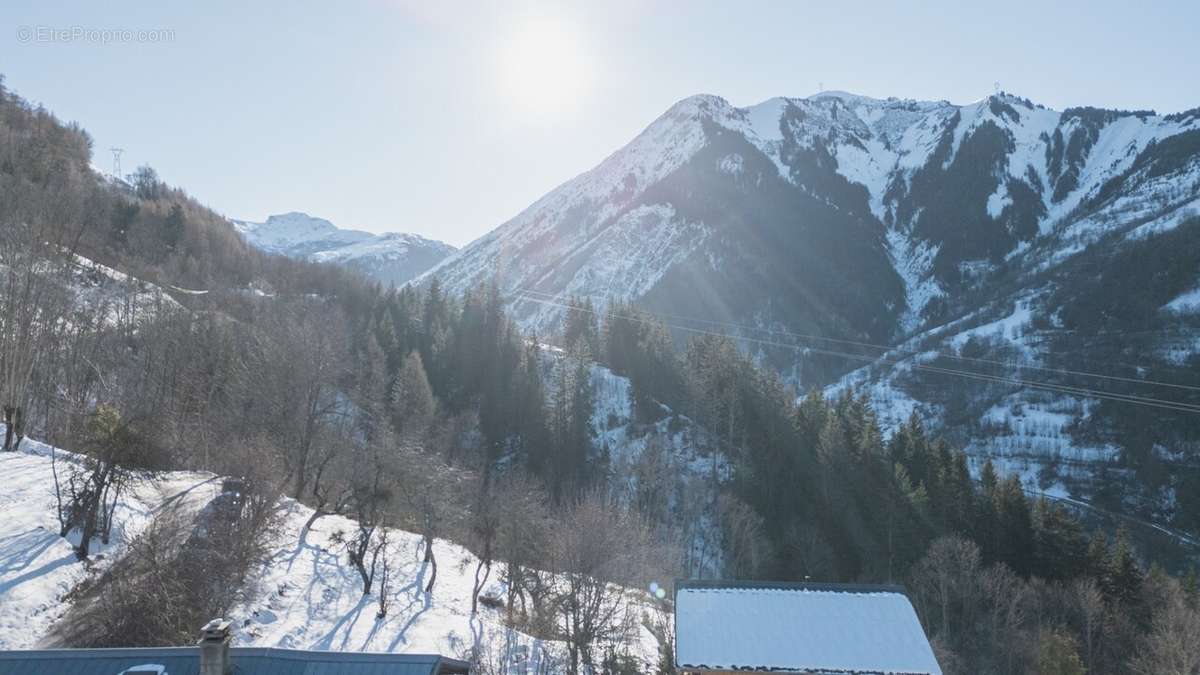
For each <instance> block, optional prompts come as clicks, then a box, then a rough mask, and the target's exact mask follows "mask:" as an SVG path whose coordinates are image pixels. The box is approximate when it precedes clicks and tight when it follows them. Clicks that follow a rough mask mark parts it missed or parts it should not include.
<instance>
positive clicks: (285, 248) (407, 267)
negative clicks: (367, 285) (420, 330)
mask: <svg viewBox="0 0 1200 675" xmlns="http://www.w3.org/2000/svg"><path fill="white" fill-rule="evenodd" d="M231 222H232V223H233V225H234V227H235V228H236V229H237V231H238V232H240V233H241V234H242V236H243V237H245V238H246V241H247V242H249V243H250V244H251V245H253V246H255V247H256V248H259V249H262V250H264V251H267V252H270V253H278V254H281V255H286V256H289V257H293V258H305V259H310V260H314V261H316V262H322V263H336V264H343V265H349V266H352V267H356V268H358V269H360V270H361V271H363V272H365V273H366V274H367V275H369V276H371V277H373V278H375V279H378V280H380V281H382V282H384V283H388V284H403V283H404V282H406V281H408V280H409V279H412V278H413V277H415V276H417V275H419V274H421V273H422V272H424V271H425V270H427V269H429V268H430V267H432V266H434V265H436V264H437V263H438V262H440V261H441V260H442V259H443V258H445V257H446V256H448V255H450V254H451V253H453V252H454V251H455V248H454V247H453V246H451V245H449V244H445V243H442V242H440V241H434V240H432V239H426V238H424V237H422V236H420V235H416V234H402V233H386V234H378V235H377V234H371V233H370V232H362V231H359V230H343V229H340V228H338V227H337V226H335V225H334V224H333V223H331V222H329V221H328V220H325V219H324V218H316V217H313V216H310V215H308V214H306V213H297V212H292V213H284V214H280V215H274V216H270V217H268V218H267V220H266V221H265V222H262V223H254V222H249V221H243V220H233V221H231Z"/></svg>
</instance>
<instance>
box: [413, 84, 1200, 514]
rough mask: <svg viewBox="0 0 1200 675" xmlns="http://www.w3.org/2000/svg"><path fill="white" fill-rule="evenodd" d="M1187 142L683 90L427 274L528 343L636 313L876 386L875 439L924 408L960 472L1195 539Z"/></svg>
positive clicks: (1199, 155)
mask: <svg viewBox="0 0 1200 675" xmlns="http://www.w3.org/2000/svg"><path fill="white" fill-rule="evenodd" d="M1198 139H1200V113H1198V112H1197V111H1195V110H1193V111H1189V112H1186V113H1180V114H1175V115H1158V114H1156V113H1153V112H1149V111H1135V112H1128V111H1115V110H1100V109H1096V108H1070V109H1067V110H1063V111H1055V110H1050V109H1047V108H1045V107H1043V106H1040V105H1036V104H1034V103H1032V102H1030V101H1028V100H1025V99H1021V98H1019V97H1016V96H1012V95H1009V94H997V95H995V96H990V97H988V98H986V99H983V100H981V101H978V102H975V103H971V104H967V105H955V104H951V103H949V102H946V101H913V100H901V99H886V100H880V99H873V98H869V97H864V96H857V95H854V94H848V93H844V92H824V93H822V94H818V95H816V96H812V97H808V98H776V99H771V100H768V101H766V102H764V103H761V104H759V105H756V106H751V107H748V108H738V107H735V106H733V105H731V104H729V103H728V102H727V101H725V100H724V99H722V98H719V97H716V96H695V97H691V98H688V99H685V100H683V101H680V102H679V103H677V104H676V105H674V106H673V107H672V108H671V109H670V110H668V111H667V112H666V113H664V114H663V115H662V116H661V117H660V118H659V119H657V120H655V121H654V122H653V123H652V124H651V125H650V126H649V127H648V128H647V129H646V130H645V131H644V132H642V133H641V134H640V135H639V136H638V137H637V138H635V139H634V140H633V141H632V142H630V143H629V144H628V145H627V146H625V147H624V148H622V149H620V150H618V151H617V152H615V153H614V154H613V155H611V156H610V157H608V158H607V159H605V160H604V161H603V162H602V163H601V164H600V165H598V166H597V167H596V168H594V169H592V170H591V171H589V172H587V173H584V174H582V175H580V176H578V177H577V178H575V179H572V180H571V181H568V182H567V183H565V184H563V185H562V186H560V187H558V188H556V189H555V190H553V191H551V192H550V193H548V194H547V195H546V196H545V197H543V198H541V199H540V200H538V201H537V202H535V203H534V204H533V205H531V206H530V207H529V208H528V209H526V210H525V211H524V212H522V213H521V214H520V215H518V216H517V217H516V218H514V219H513V220H511V221H509V222H507V223H504V224H503V225H501V226H500V227H498V228H497V229H496V230H495V231H493V232H491V233H489V234H488V235H486V236H484V237H483V238H481V239H479V240H478V241H476V242H473V243H472V244H470V245H468V246H467V247H465V248H464V249H463V250H462V251H460V252H459V253H457V254H455V255H454V256H451V257H450V258H448V259H447V260H445V261H444V262H443V263H442V264H440V265H439V266H438V267H436V268H434V269H433V270H431V271H429V272H427V273H426V275H425V276H424V277H423V279H424V281H425V282H427V281H428V280H429V279H432V278H437V279H438V281H439V283H441V284H442V285H443V287H445V288H448V289H451V290H452V291H455V292H462V291H464V290H465V289H467V288H470V287H472V285H474V284H477V283H479V282H480V281H482V280H486V279H490V278H492V277H493V276H496V277H497V278H498V279H499V283H500V285H501V288H502V290H503V291H505V292H506V293H507V294H508V297H509V298H510V304H509V306H510V308H511V310H512V311H513V313H514V315H515V317H516V318H517V319H518V321H519V322H520V323H521V324H522V325H523V326H524V327H526V328H527V329H532V330H536V331H537V332H538V333H540V334H554V333H555V332H556V331H557V330H559V326H560V325H561V322H562V319H563V317H564V316H566V315H567V314H568V313H569V311H568V310H569V305H570V303H571V301H572V299H573V298H583V299H586V300H587V301H588V302H589V303H591V304H592V305H593V306H594V307H596V308H597V310H599V311H603V310H604V308H605V307H606V306H608V305H609V304H610V303H612V302H613V301H634V302H635V303H636V304H637V305H638V306H639V307H641V308H644V309H646V310H647V311H649V312H651V313H652V314H653V315H655V316H656V317H658V318H660V319H661V320H663V321H665V322H666V323H667V324H668V325H669V326H670V328H671V330H672V332H673V333H674V335H675V336H676V338H677V339H678V340H680V341H684V340H687V339H690V338H692V337H695V336H696V335H702V334H704V333H706V332H719V333H727V334H730V335H733V336H734V337H735V338H737V339H738V340H739V341H740V343H741V345H742V347H743V348H744V349H746V350H747V351H749V352H751V353H753V354H756V355H757V356H758V357H760V358H761V359H762V360H763V361H764V363H767V364H770V365H772V366H773V367H774V368H775V369H777V370H778V371H779V372H780V373H781V374H782V375H783V376H784V377H785V378H786V379H787V380H788V381H789V382H790V383H791V384H792V385H793V386H794V387H796V389H797V390H798V391H801V392H803V391H805V390H808V389H811V388H813V387H820V388H826V387H830V388H829V389H828V392H829V393H831V394H834V393H836V392H838V391H840V390H841V389H842V388H844V387H846V386H849V385H852V386H854V387H856V388H858V389H865V390H867V391H869V392H870V395H871V397H872V400H873V402H874V403H875V405H876V407H877V409H878V410H879V413H880V415H881V418H882V419H883V420H884V422H885V424H884V427H885V430H886V431H888V432H890V430H892V429H894V428H895V427H896V426H897V425H898V424H899V423H900V422H902V421H904V420H905V419H907V418H908V416H909V414H910V413H911V412H912V411H917V412H918V414H919V415H920V416H921V417H922V418H923V419H924V420H925V421H926V423H928V424H929V425H931V426H932V427H933V428H934V429H937V430H939V431H940V432H941V433H944V434H945V435H947V436H948V437H949V438H951V439H953V440H954V441H955V442H956V443H960V444H962V445H963V446H965V447H966V448H967V450H968V452H969V453H970V455H971V456H972V458H973V460H972V466H973V467H974V469H975V470H976V471H978V469H979V467H980V466H981V465H982V462H983V461H984V459H986V458H991V459H993V460H995V461H997V462H998V463H999V464H1000V465H1001V466H1003V467H1005V468H1006V469H1007V470H1011V471H1014V472H1018V473H1021V474H1022V475H1024V476H1025V477H1026V478H1027V479H1028V482H1029V485H1030V487H1031V488H1032V489H1043V490H1047V491H1050V492H1052V493H1056V494H1062V495H1064V496H1065V495H1074V496H1076V497H1080V498H1084V499H1089V500H1095V501H1098V502H1102V503H1103V504H1105V505H1106V506H1107V507H1108V508H1112V509H1116V510H1129V511H1131V512H1135V513H1138V514H1141V515H1142V516H1145V517H1148V518H1153V519H1156V520H1158V521H1159V522H1163V523H1173V524H1174V525H1176V526H1178V527H1182V528H1186V529H1190V530H1192V531H1197V529H1200V522H1198V521H1197V520H1196V519H1195V517H1194V516H1192V515H1191V514H1195V513H1200V501H1197V494H1198V493H1200V490H1198V489H1197V486H1200V477H1198V476H1197V469H1196V467H1197V457H1198V455H1197V452H1198V447H1200V446H1198V442H1200V438H1198V437H1197V436H1196V432H1195V431H1194V429H1195V424H1194V417H1195V415H1196V414H1198V413H1200V408H1198V407H1197V404H1200V389H1198V388H1197V387H1196V386H1195V385H1194V384H1193V383H1191V381H1190V379H1189V376H1188V373H1189V372H1190V369H1191V368H1192V367H1193V366H1192V364H1194V363H1195V361H1194V359H1195V358H1196V356H1197V353H1198V351H1200V350H1198V349H1197V345H1198V344H1200V342H1198V340H1200V337H1198V336H1200V316H1198V315H1197V314H1196V313H1195V312H1194V311H1193V310H1194V305H1193V304H1192V303H1191V301H1190V298H1191V297H1192V296H1193V295H1194V293H1195V289H1196V288H1198V287H1200V272H1197V270H1200V246H1198V245H1197V236H1200V234H1198V233H1200V218H1197V214H1198V213H1200V201H1198V200H1200V143H1198ZM1101 271H1102V272H1103V277H1102V278H1097V275H1098V274H1099V273H1100V272H1101ZM914 365H915V366H916V367H914ZM935 369H940V370H935ZM1147 429H1152V431H1148V430H1147Z"/></svg>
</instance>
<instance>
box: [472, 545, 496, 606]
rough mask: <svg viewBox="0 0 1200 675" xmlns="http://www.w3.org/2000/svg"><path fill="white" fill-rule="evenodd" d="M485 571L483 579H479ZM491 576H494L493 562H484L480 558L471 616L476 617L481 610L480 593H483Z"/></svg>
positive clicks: (476, 567) (476, 572)
mask: <svg viewBox="0 0 1200 675" xmlns="http://www.w3.org/2000/svg"><path fill="white" fill-rule="evenodd" d="M484 570H486V572H484V575H483V578H482V579H481V578H480V577H479V573H480V572H481V571H484ZM490 576H492V563H491V561H487V562H484V560H483V559H482V558H480V559H479V564H478V565H476V566H475V588H474V591H473V592H472V593H471V614H472V615H474V614H475V612H476V611H478V609H479V594H480V592H482V591H483V587H484V585H485V584H487V581H488V577H490Z"/></svg>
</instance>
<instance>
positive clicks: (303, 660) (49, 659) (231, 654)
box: [0, 621, 470, 675]
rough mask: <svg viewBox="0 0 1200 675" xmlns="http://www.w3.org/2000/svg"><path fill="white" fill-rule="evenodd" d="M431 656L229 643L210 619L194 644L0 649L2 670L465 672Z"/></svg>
mask: <svg viewBox="0 0 1200 675" xmlns="http://www.w3.org/2000/svg"><path fill="white" fill-rule="evenodd" d="M469 672H470V670H469V668H468V665H467V664H466V663H465V662H463V661H456V660H454V659H447V658H443V657H441V656H435V655H420V654H379V653H364V652H328V651H305V650H299V649H274V648H260V647H230V646H229V622H228V621H212V622H210V623H209V624H208V625H206V626H205V627H204V632H203V634H202V636H201V639H200V642H199V644H198V645H197V646H195V647H163V648H148V649H147V648H131V649H42V650H27V651H0V675H469Z"/></svg>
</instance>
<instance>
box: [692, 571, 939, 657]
mask: <svg viewBox="0 0 1200 675" xmlns="http://www.w3.org/2000/svg"><path fill="white" fill-rule="evenodd" d="M675 668H676V672H678V673H681V674H683V675H693V674H699V673H737V672H742V671H765V672H776V673H810V674H811V673H821V675H866V674H868V673H870V674H871V675H941V672H942V671H941V668H940V667H938V663H937V659H936V658H934V655H933V649H932V648H931V647H930V645H929V640H928V638H926V636H925V631H924V630H923V629H922V628H921V622H920V621H919V620H918V619H917V613H916V611H915V610H914V609H913V606H912V603H911V602H909V600H908V597H907V596H905V594H904V589H903V588H902V587H899V586H875V585H862V584H792V583H748V582H726V581H718V582H713V581H683V582H678V583H677V584H676V586H675Z"/></svg>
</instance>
